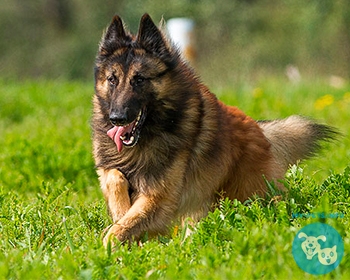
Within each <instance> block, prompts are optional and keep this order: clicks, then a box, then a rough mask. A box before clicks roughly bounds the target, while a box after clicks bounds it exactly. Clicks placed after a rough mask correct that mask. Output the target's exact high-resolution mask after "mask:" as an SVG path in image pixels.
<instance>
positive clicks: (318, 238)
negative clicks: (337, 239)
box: [316, 235, 327, 242]
mask: <svg viewBox="0 0 350 280" xmlns="http://www.w3.org/2000/svg"><path fill="white" fill-rule="evenodd" d="M316 239H317V240H322V241H323V242H326V240H327V238H326V236H324V235H320V236H318V237H317V238H316Z"/></svg>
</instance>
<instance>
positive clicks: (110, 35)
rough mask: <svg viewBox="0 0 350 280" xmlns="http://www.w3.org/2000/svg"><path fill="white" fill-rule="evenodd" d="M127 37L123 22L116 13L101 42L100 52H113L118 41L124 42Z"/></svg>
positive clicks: (105, 53)
mask: <svg viewBox="0 0 350 280" xmlns="http://www.w3.org/2000/svg"><path fill="white" fill-rule="evenodd" d="M126 38H127V36H126V34H125V30H124V26H123V22H122V20H121V18H120V17H119V16H117V15H115V16H114V17H113V20H112V22H111V24H110V25H109V26H108V28H107V31H106V33H105V35H104V36H103V38H102V41H101V43H100V49H99V51H100V53H101V54H104V55H107V54H109V53H111V52H113V51H114V50H115V49H116V47H117V46H118V42H119V43H121V42H124V41H125V40H126Z"/></svg>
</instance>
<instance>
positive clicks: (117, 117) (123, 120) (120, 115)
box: [109, 112, 128, 126]
mask: <svg viewBox="0 0 350 280" xmlns="http://www.w3.org/2000/svg"><path fill="white" fill-rule="evenodd" d="M109 120H110V122H111V123H112V124H113V125H118V126H122V125H126V124H128V116H127V114H126V112H111V113H110V114H109Z"/></svg>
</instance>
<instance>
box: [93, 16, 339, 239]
mask: <svg viewBox="0 0 350 280" xmlns="http://www.w3.org/2000/svg"><path fill="white" fill-rule="evenodd" d="M94 73H95V95H94V97H93V117H92V130H93V155H94V159H95V163H96V169H97V173H98V176H99V180H100V184H101V189H102V192H103V195H104V197H105V200H106V204H107V207H108V210H109V213H110V216H111V218H112V221H113V224H112V225H111V226H110V228H109V229H108V232H107V234H106V236H105V238H104V244H105V245H107V244H108V242H109V240H110V239H111V238H117V239H118V240H119V241H121V242H124V241H132V240H139V239H140V238H142V237H143V235H144V234H145V233H147V234H148V236H149V237H152V236H158V235H162V234H166V233H167V230H168V228H169V226H170V225H171V224H172V222H173V221H178V220H180V219H183V218H186V217H191V218H192V220H193V221H198V220H199V219H200V218H202V217H204V216H205V215H206V214H207V213H208V211H210V210H212V209H213V205H215V204H216V203H217V201H218V200H219V199H220V198H222V196H224V197H228V198H230V199H238V200H240V201H245V200H247V199H248V198H249V197H252V196H253V195H259V196H264V195H265V194H266V192H267V184H266V182H267V181H269V182H274V183H275V184H276V185H278V187H279V188H283V186H282V184H279V183H278V182H277V180H278V179H282V178H283V177H284V174H285V172H286V170H287V169H288V167H289V165H290V164H294V163H295V162H297V161H298V160H301V159H304V158H308V157H310V156H313V155H314V154H315V153H316V152H317V151H318V150H319V148H320V146H321V145H320V144H321V142H322V141H329V140H331V139H333V138H334V136H335V134H336V131H335V130H334V129H333V128H332V127H329V126H326V125H323V124H318V123H315V122H314V121H311V120H309V119H307V118H304V117H300V116H291V117H288V118H286V119H282V120H273V121H255V120H253V119H252V118H250V117H249V116H247V115H245V114H244V113H243V112H242V111H240V110H239V109H238V108H236V107H231V106H226V105H225V104H223V103H222V102H221V101H219V100H218V99H217V98H216V97H215V95H214V94H213V93H211V92H210V91H209V89H208V88H207V87H206V86H205V85H204V84H203V83H202V82H201V81H200V79H199V77H198V76H197V75H196V74H195V72H194V70H193V69H192V68H191V67H190V66H189V65H188V63H187V62H186V61H184V60H183V59H182V57H181V54H180V53H179V51H178V50H177V48H176V47H174V46H173V45H172V44H171V42H170V41H169V40H168V39H167V38H166V36H165V35H164V32H163V31H162V29H161V28H158V27H157V26H156V25H155V24H154V22H153V21H152V19H151V18H150V16H149V15H148V14H145V15H143V16H142V18H141V20H140V25H139V30H138V33H137V34H136V35H132V34H130V33H129V32H127V31H125V29H124V26H123V22H122V20H121V19H120V17H118V16H115V17H114V18H113V20H112V22H111V24H110V25H109V27H108V28H107V30H106V32H105V33H104V35H103V37H102V40H101V42H100V45H99V49H98V53H97V57H96V62H95V69H94Z"/></svg>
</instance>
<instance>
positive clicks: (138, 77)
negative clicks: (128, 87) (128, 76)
mask: <svg viewBox="0 0 350 280" xmlns="http://www.w3.org/2000/svg"><path fill="white" fill-rule="evenodd" d="M145 80H146V78H145V77H142V76H141V75H136V76H134V78H133V80H132V81H131V84H132V85H133V86H136V87H139V86H142V85H143V84H144V82H145Z"/></svg>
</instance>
